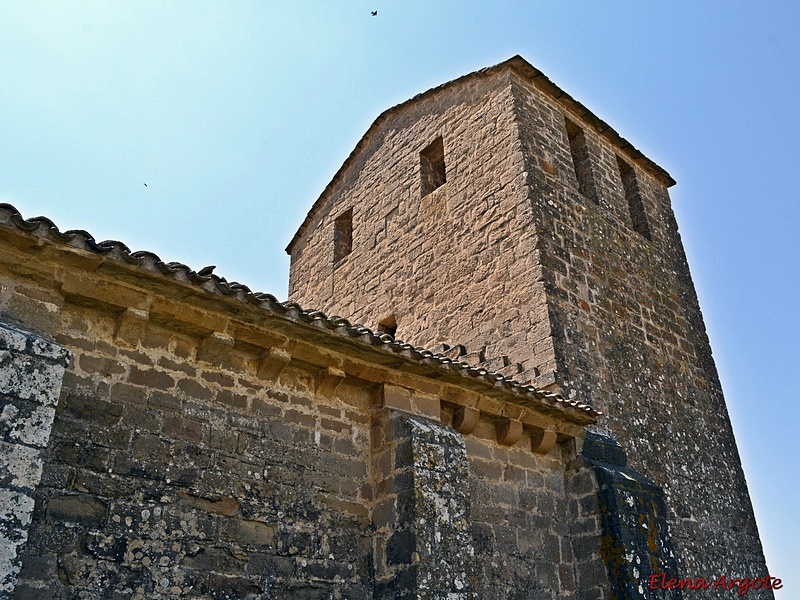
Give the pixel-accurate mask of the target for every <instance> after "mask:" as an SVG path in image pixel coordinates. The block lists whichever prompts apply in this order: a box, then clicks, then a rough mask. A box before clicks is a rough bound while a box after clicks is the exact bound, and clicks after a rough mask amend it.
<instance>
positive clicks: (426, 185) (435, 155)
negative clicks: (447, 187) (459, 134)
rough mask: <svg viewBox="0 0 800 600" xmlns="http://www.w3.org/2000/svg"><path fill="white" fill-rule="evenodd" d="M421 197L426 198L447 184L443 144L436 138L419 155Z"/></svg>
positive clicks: (440, 139) (439, 138)
mask: <svg viewBox="0 0 800 600" xmlns="http://www.w3.org/2000/svg"><path fill="white" fill-rule="evenodd" d="M419 163H420V175H421V184H422V186H421V187H422V195H423V196H427V195H428V194H430V193H431V192H432V191H434V190H437V189H439V188H440V187H442V186H443V185H444V184H445V183H447V176H446V173H445V168H444V143H443V142H442V138H441V137H438V138H436V139H435V140H433V142H431V144H430V145H429V146H428V147H427V148H425V149H424V150H423V151H422V152H420V154H419Z"/></svg>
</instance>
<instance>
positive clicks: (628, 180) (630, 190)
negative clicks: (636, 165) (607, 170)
mask: <svg viewBox="0 0 800 600" xmlns="http://www.w3.org/2000/svg"><path fill="white" fill-rule="evenodd" d="M617 165H618V166H619V174H620V177H621V178H622V187H623V188H625V199H626V200H627V201H628V210H629V211H630V213H631V223H632V224H633V229H634V231H636V232H637V233H639V234H641V235H642V236H643V237H645V238H647V239H648V240H649V239H650V226H649V225H648V223H647V215H645V212H644V203H643V202H642V194H641V192H640V191H639V182H638V181H636V172H635V171H634V170H633V167H632V166H630V165H629V164H628V163H626V162H625V161H624V160H622V159H621V158H620V157H619V156H618V157H617Z"/></svg>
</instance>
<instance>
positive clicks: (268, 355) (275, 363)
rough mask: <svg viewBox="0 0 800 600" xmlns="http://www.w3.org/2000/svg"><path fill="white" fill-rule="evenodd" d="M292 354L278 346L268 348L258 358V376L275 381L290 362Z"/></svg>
mask: <svg viewBox="0 0 800 600" xmlns="http://www.w3.org/2000/svg"><path fill="white" fill-rule="evenodd" d="M291 360H292V355H291V354H289V353H288V352H287V351H286V350H281V349H280V348H270V349H268V350H267V351H266V352H264V354H262V355H261V357H260V358H259V359H258V377H259V378H260V379H265V380H267V381H275V380H276V379H277V378H278V377H279V376H280V374H281V373H282V372H283V370H284V369H285V368H286V366H287V365H288V364H289V363H290V362H291Z"/></svg>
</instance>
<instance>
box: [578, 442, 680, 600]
mask: <svg viewBox="0 0 800 600" xmlns="http://www.w3.org/2000/svg"><path fill="white" fill-rule="evenodd" d="M583 457H584V458H586V459H587V460H588V462H589V464H591V465H592V468H593V470H594V473H595V477H596V478H597V482H598V484H599V487H600V490H599V497H598V500H599V509H600V520H601V523H602V533H603V538H602V541H601V546H600V554H601V557H602V559H603V562H604V563H605V565H606V568H607V570H608V578H609V583H610V584H611V592H610V594H609V596H610V597H613V598H619V599H620V600H622V599H625V600H639V599H645V598H653V597H656V598H663V599H664V600H680V598H681V597H682V595H681V590H680V589H676V590H661V589H659V590H657V591H653V590H651V587H650V585H649V582H650V576H659V575H662V574H663V575H664V576H665V577H666V578H667V579H673V578H677V568H676V565H675V553H674V552H673V548H672V542H671V539H670V534H669V525H668V524H667V522H666V509H665V507H664V492H663V490H662V489H661V488H660V487H659V486H658V485H656V484H655V483H654V482H653V481H651V480H649V479H648V478H646V477H644V476H642V475H641V474H640V473H637V472H636V471H634V470H633V469H630V468H628V467H627V466H626V463H627V457H626V456H625V452H624V450H622V448H621V447H620V446H619V444H617V443H616V441H614V440H613V439H611V438H609V437H607V436H602V435H599V434H596V433H589V435H588V436H587V437H586V439H585V440H584V446H583Z"/></svg>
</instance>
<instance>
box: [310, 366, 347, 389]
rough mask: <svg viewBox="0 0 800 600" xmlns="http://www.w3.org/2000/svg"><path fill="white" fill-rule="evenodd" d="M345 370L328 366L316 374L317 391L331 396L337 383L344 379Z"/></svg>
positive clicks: (337, 385)
mask: <svg viewBox="0 0 800 600" xmlns="http://www.w3.org/2000/svg"><path fill="white" fill-rule="evenodd" d="M344 378H345V372H344V371H342V370H341V369H337V368H336V367H328V368H327V369H325V370H324V371H322V372H321V373H320V374H319V375H317V382H316V383H317V393H318V394H320V395H322V396H331V395H333V392H335V391H336V388H338V387H339V384H340V383H342V381H344Z"/></svg>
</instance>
